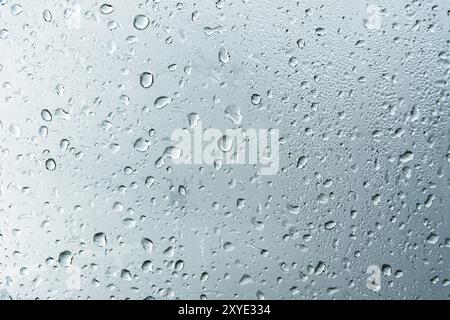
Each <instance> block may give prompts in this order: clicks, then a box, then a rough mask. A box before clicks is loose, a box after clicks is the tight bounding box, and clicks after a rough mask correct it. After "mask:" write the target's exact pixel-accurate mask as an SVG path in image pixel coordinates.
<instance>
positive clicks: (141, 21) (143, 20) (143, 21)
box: [133, 14, 150, 30]
mask: <svg viewBox="0 0 450 320" xmlns="http://www.w3.org/2000/svg"><path fill="white" fill-rule="evenodd" d="M133 23H134V27H135V28H136V29H138V30H144V29H146V28H147V27H148V25H149V24H150V20H149V19H148V17H147V16H146V15H143V14H140V15H137V16H136V17H134V22H133Z"/></svg>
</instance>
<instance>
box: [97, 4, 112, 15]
mask: <svg viewBox="0 0 450 320" xmlns="http://www.w3.org/2000/svg"><path fill="white" fill-rule="evenodd" d="M100 12H101V13H103V14H111V13H113V12H114V7H113V6H112V5H110V4H107V3H105V4H102V5H101V6H100Z"/></svg>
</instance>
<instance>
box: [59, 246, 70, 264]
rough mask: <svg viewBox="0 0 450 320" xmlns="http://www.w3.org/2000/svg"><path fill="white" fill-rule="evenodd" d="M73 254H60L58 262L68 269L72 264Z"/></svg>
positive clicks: (66, 252) (65, 252) (68, 252)
mask: <svg viewBox="0 0 450 320" xmlns="http://www.w3.org/2000/svg"><path fill="white" fill-rule="evenodd" d="M72 259H73V256H72V252H70V251H69V250H65V251H63V252H61V253H60V254H59V258H58V262H59V264H60V265H61V266H63V267H68V266H70V265H71V264H72Z"/></svg>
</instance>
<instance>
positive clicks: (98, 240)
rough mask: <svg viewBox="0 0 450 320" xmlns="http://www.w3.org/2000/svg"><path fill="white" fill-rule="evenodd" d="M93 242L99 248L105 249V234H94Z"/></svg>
mask: <svg viewBox="0 0 450 320" xmlns="http://www.w3.org/2000/svg"><path fill="white" fill-rule="evenodd" d="M93 241H94V243H95V244H96V245H97V246H99V247H106V244H107V239H106V234H104V233H103V232H100V233H96V234H95V235H94V239H93Z"/></svg>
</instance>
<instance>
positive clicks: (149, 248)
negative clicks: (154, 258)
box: [141, 238, 154, 253]
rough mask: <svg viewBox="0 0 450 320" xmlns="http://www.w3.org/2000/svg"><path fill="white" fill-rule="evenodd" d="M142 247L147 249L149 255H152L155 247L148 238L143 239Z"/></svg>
mask: <svg viewBox="0 0 450 320" xmlns="http://www.w3.org/2000/svg"><path fill="white" fill-rule="evenodd" d="M141 245H142V247H143V248H144V249H145V251H147V253H152V251H153V247H154V245H153V241H152V240H150V239H148V238H142V241H141Z"/></svg>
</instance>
